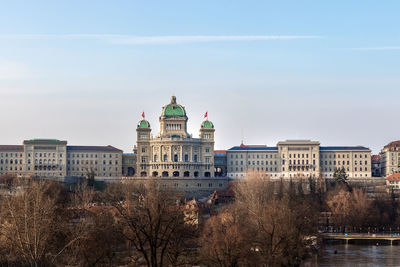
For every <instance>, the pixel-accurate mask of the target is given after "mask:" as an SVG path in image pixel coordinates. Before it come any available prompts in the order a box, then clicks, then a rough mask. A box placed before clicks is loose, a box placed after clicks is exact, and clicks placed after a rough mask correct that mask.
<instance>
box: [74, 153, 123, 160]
mask: <svg viewBox="0 0 400 267" xmlns="http://www.w3.org/2000/svg"><path fill="white" fill-rule="evenodd" d="M107 156H108V157H109V158H112V154H103V158H107ZM79 157H80V158H97V154H75V153H71V154H68V158H79ZM114 158H116V159H117V158H118V154H115V155H114Z"/></svg>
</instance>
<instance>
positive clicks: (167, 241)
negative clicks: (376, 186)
mask: <svg viewBox="0 0 400 267" xmlns="http://www.w3.org/2000/svg"><path fill="white" fill-rule="evenodd" d="M341 175H342V174H341ZM0 184H1V186H2V187H1V190H0V192H1V194H0V265H2V266H3V265H5V266H65V265H69V266H120V265H124V266H192V265H199V266H297V265H300V264H301V262H302V260H303V259H304V258H305V257H307V255H309V253H310V248H311V243H312V240H313V239H312V238H311V237H313V236H317V235H318V233H319V231H318V230H321V229H324V226H325V225H324V223H322V224H321V222H319V218H320V212H330V214H331V217H330V222H329V225H330V226H334V227H335V228H340V229H343V231H349V230H352V229H353V230H359V231H364V232H366V231H370V230H371V231H372V229H378V230H379V229H381V230H383V229H393V230H395V229H397V227H398V225H399V223H400V222H399V216H398V214H399V206H398V201H397V198H396V197H395V195H394V194H393V193H391V192H389V193H385V192H382V193H381V194H379V195H375V196H374V197H373V198H372V197H371V196H368V194H367V192H365V191H364V189H363V188H354V187H351V186H349V185H348V184H347V181H346V177H344V176H342V178H341V179H336V180H334V181H333V182H332V184H331V183H329V182H327V181H325V180H324V179H322V178H318V177H317V178H306V179H303V180H301V179H293V180H282V179H281V180H273V179H270V178H269V177H267V176H264V175H262V174H260V173H257V172H254V173H249V174H248V175H247V177H246V179H243V180H241V181H238V182H235V183H233V184H232V190H233V191H234V195H235V197H234V201H233V202H231V203H229V204H225V205H222V206H220V207H214V206H207V205H206V204H204V205H205V206H204V207H202V209H200V210H199V213H200V214H199V215H200V218H202V215H206V214H204V211H207V212H209V211H213V212H211V214H212V216H211V217H209V218H208V217H207V216H204V218H206V219H204V220H201V219H200V220H199V224H191V223H187V220H186V219H185V213H184V210H185V206H184V205H183V204H184V203H185V201H184V198H183V197H182V196H180V195H179V194H177V193H173V192H172V191H169V190H168V189H167V188H163V187H160V185H159V184H158V183H157V182H156V181H154V180H151V179H149V181H148V182H147V183H145V184H136V183H112V184H109V185H108V186H107V187H106V188H105V189H104V190H102V191H99V190H96V189H95V188H94V186H93V185H94V182H93V181H90V183H88V182H82V183H79V184H77V185H75V186H74V187H70V186H69V187H66V186H64V185H63V184H60V183H57V182H53V181H36V180H34V179H32V178H30V179H18V178H16V177H13V176H10V175H3V176H1V177H0ZM202 211H203V214H202Z"/></svg>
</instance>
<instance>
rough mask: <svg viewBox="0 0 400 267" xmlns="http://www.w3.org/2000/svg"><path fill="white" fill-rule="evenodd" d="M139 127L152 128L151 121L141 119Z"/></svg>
mask: <svg viewBox="0 0 400 267" xmlns="http://www.w3.org/2000/svg"><path fill="white" fill-rule="evenodd" d="M137 127H138V128H150V123H149V122H148V121H146V120H141V121H139V123H138V125H137Z"/></svg>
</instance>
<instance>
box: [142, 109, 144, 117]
mask: <svg viewBox="0 0 400 267" xmlns="http://www.w3.org/2000/svg"><path fill="white" fill-rule="evenodd" d="M142 118H143V119H144V111H143V112H142Z"/></svg>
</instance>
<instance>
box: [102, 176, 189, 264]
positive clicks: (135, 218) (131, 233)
mask: <svg viewBox="0 0 400 267" xmlns="http://www.w3.org/2000/svg"><path fill="white" fill-rule="evenodd" d="M106 194H107V196H108V200H109V202H110V203H112V205H113V206H114V207H115V208H116V209H117V211H118V213H117V216H118V220H119V223H120V226H121V229H122V234H123V235H124V237H125V239H126V240H127V241H129V243H130V244H131V245H132V246H133V251H132V253H131V254H132V255H135V254H136V255H137V254H139V255H140V256H141V258H142V260H143V262H144V263H145V264H146V265H147V266H154V267H155V266H164V265H166V264H168V262H167V261H168V259H171V257H168V255H169V256H171V255H172V254H174V255H176V257H178V256H179V254H180V253H183V249H184V247H185V246H182V243H183V242H185V241H186V240H188V239H190V238H191V237H192V236H191V233H192V231H193V228H192V227H193V226H191V225H185V223H184V216H183V211H182V209H181V207H180V206H179V205H177V197H176V196H175V197H174V196H173V195H172V194H170V193H169V192H168V190H161V189H160V185H159V184H158V183H157V182H156V181H154V180H149V181H147V182H146V183H145V184H144V185H142V186H140V185H137V184H132V183H128V184H123V185H121V184H119V185H113V186H111V187H110V188H109V190H108V191H107V192H106ZM176 248H182V251H178V252H177V251H176V250H175V249H176ZM176 257H175V258H176ZM172 258H174V257H172Z"/></svg>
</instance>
